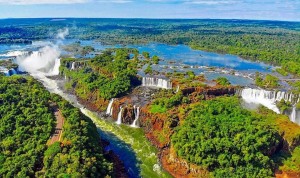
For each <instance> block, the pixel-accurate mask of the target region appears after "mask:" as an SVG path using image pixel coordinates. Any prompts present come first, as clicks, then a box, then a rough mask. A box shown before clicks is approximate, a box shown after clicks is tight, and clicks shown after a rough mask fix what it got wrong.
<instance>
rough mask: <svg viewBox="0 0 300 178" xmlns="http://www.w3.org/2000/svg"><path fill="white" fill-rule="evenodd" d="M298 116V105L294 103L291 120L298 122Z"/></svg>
mask: <svg viewBox="0 0 300 178" xmlns="http://www.w3.org/2000/svg"><path fill="white" fill-rule="evenodd" d="M296 117H297V110H296V105H294V106H293V109H292V113H291V115H290V119H291V121H292V122H296Z"/></svg>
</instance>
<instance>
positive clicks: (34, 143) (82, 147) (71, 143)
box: [0, 76, 111, 177]
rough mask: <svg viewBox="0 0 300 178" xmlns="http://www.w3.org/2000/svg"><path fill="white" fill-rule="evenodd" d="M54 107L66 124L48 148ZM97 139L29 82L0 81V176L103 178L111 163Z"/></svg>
mask: <svg viewBox="0 0 300 178" xmlns="http://www.w3.org/2000/svg"><path fill="white" fill-rule="evenodd" d="M55 105H58V107H59V109H60V110H61V111H62V114H63V117H64V118H65V123H64V125H63V134H62V140H61V142H56V143H54V144H52V145H50V146H49V147H48V146H47V145H46V143H47V141H48V140H49V138H50V135H51V134H53V132H54V128H55V125H56V124H55V122H56V118H55V116H54V112H53V107H54V106H55ZM99 140H100V138H99V136H98V134H97V130H96V127H95V125H94V124H93V123H92V122H91V121H90V120H88V119H87V118H86V117H84V116H83V115H82V114H81V113H80V112H79V110H78V109H75V108H74V107H72V106H71V105H70V104H68V103H67V102H66V101H64V100H63V99H61V98H60V97H58V96H56V95H53V94H50V93H49V92H48V91H46V90H45V89H44V88H43V87H42V86H41V84H39V83H38V82H36V81H35V80H34V79H33V78H31V77H25V78H23V77H18V76H16V77H1V76H0V149H1V153H0V177H27V176H29V177H34V176H35V177H44V176H46V177H55V176H58V175H61V176H66V177H68V176H75V177H104V176H105V175H109V174H110V173H111V171H110V170H111V164H110V163H108V162H107V161H106V160H105V159H104V158H103V155H102V148H101V145H100V143H99Z"/></svg>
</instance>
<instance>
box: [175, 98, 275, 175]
mask: <svg viewBox="0 0 300 178" xmlns="http://www.w3.org/2000/svg"><path fill="white" fill-rule="evenodd" d="M279 141H280V136H279V134H278V133H277V131H276V130H275V129H274V128H272V127H271V126H269V125H268V123H267V122H265V121H264V120H261V119H260V118H258V117H256V116H255V115H253V114H252V113H250V112H249V111H247V110H245V109H242V108H241V107H240V105H239V100H238V99H237V98H235V97H220V98H217V99H214V100H210V101H205V102H201V103H200V104H198V105H196V106H195V107H194V108H193V109H192V111H191V112H190V114H189V115H188V117H187V118H186V119H185V121H184V123H183V124H182V125H181V126H179V127H177V128H176V131H175V133H174V135H173V136H172V146H173V147H174V148H175V149H176V151H177V154H178V155H179V156H180V157H182V158H184V159H186V160H188V161H189V162H191V163H195V164H197V165H201V166H203V167H205V168H207V169H208V170H210V171H212V172H213V174H214V176H215V177H270V176H272V174H273V173H272V164H273V163H272V160H271V159H270V158H269V156H268V154H270V153H269V152H270V150H269V149H270V148H271V147H272V146H276V145H278V144H279Z"/></svg>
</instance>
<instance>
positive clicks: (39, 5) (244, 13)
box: [0, 0, 300, 21]
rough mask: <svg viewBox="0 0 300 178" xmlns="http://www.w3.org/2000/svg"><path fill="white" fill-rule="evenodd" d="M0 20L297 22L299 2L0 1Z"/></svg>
mask: <svg viewBox="0 0 300 178" xmlns="http://www.w3.org/2000/svg"><path fill="white" fill-rule="evenodd" d="M0 11H1V13H0V18H8V17H122V18H220V19H224V18H227V19H228V18H229V19H268V20H290V21H300V0H9V1H8V0H0Z"/></svg>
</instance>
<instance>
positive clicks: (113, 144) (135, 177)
mask: <svg viewBox="0 0 300 178" xmlns="http://www.w3.org/2000/svg"><path fill="white" fill-rule="evenodd" d="M97 130H98V132H99V134H100V136H101V139H103V140H105V141H108V142H109V143H110V144H109V145H108V146H107V147H106V148H105V150H106V151H109V150H112V151H113V152H114V153H115V154H116V155H118V157H119V159H120V160H121V161H122V162H123V164H124V166H125V169H126V170H127V173H128V175H129V177H130V178H139V177H140V172H141V170H140V167H139V165H140V163H141V162H140V161H138V160H137V158H136V157H137V156H136V154H135V152H134V151H133V149H132V148H131V146H130V145H129V144H127V143H125V142H124V141H123V140H121V139H119V138H118V137H117V136H115V135H114V134H112V133H110V132H105V131H103V130H101V129H99V128H98V129H97Z"/></svg>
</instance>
